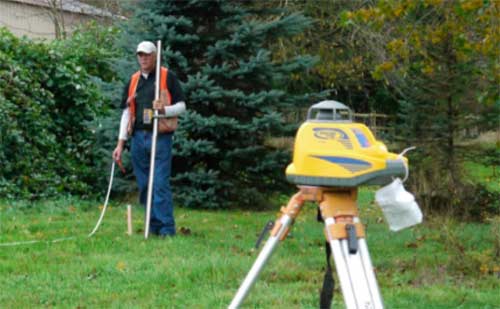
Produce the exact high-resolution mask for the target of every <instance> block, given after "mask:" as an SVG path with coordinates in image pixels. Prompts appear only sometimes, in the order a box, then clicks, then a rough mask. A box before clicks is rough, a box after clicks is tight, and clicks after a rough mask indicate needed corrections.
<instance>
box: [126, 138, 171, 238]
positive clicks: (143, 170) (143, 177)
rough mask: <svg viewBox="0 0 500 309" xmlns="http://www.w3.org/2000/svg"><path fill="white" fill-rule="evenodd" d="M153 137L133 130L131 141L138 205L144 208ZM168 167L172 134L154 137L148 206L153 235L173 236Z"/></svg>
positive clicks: (169, 166) (169, 167) (169, 168)
mask: <svg viewBox="0 0 500 309" xmlns="http://www.w3.org/2000/svg"><path fill="white" fill-rule="evenodd" d="M152 140H153V133H152V132H149V131H144V130H136V131H135V132H134V136H133V137H132V147H131V154H132V166H133V167H134V174H135V177H136V179H137V186H138V187H139V194H140V195H139V201H140V202H141V204H142V205H144V206H146V203H147V195H148V180H149V166H150V160H151V143H152ZM171 166H172V134H171V133H169V134H158V138H157V140H156V159H155V171H154V180H153V200H152V203H151V221H150V223H149V227H150V232H151V233H152V234H156V235H175V220H174V207H173V202H172V190H171V189H170V170H171Z"/></svg>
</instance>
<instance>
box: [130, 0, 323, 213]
mask: <svg viewBox="0 0 500 309" xmlns="http://www.w3.org/2000/svg"><path fill="white" fill-rule="evenodd" d="M309 24H310V21H309V20H308V19H307V18H305V17H304V16H302V15H301V14H291V15H287V14H286V12H284V11H282V10H277V9H258V8H256V7H255V6H251V3H249V2H246V3H244V4H243V3H242V2H235V1H196V0H193V1H141V2H140V3H139V7H138V8H136V9H135V13H134V16H133V17H132V18H131V19H130V20H129V21H128V22H127V25H126V29H125V31H124V34H125V36H124V38H123V40H122V42H121V44H123V46H124V47H125V48H127V49H128V51H129V54H130V55H133V54H134V48H135V46H136V44H137V43H138V42H140V41H142V40H151V41H156V40H162V44H163V46H164V48H163V50H162V64H163V65H165V66H167V67H169V69H171V70H173V71H174V72H175V73H176V74H177V76H179V78H180V80H181V82H182V83H181V84H182V86H183V90H184V92H185V94H186V98H187V100H186V101H187V102H186V103H187V107H188V111H187V112H186V113H185V114H184V115H183V116H182V117H181V119H180V123H181V124H180V127H179V129H178V130H177V132H176V134H175V141H174V160H173V163H172V168H173V188H174V192H175V193H176V199H177V201H178V202H180V203H181V204H182V205H184V206H188V207H193V206H194V207H207V208H216V207H229V206H245V205H250V206H259V205H262V204H264V203H265V201H266V199H267V197H268V194H269V193H270V192H272V191H275V190H276V189H280V188H283V184H284V179H285V177H284V170H285V167H286V164H287V163H288V162H289V161H290V152H289V151H288V150H282V149H275V148H273V147H272V146H270V145H268V144H269V143H266V141H267V139H268V138H269V137H270V136H285V135H287V134H288V135H290V133H291V132H292V131H291V130H290V125H287V124H286V123H284V121H283V117H282V114H281V112H280V110H283V109H284V108H290V107H293V106H296V107H299V106H307V105H310V104H311V103H315V102H316V100H317V99H318V98H317V97H316V98H313V95H308V94H294V95H292V94H289V93H286V92H285V91H283V90H282V89H284V86H285V85H286V83H287V82H288V80H289V79H290V78H291V76H292V75H293V74H304V72H306V71H307V70H308V68H310V67H312V65H314V63H315V62H316V59H315V58H312V57H309V56H298V57H295V58H293V59H291V60H288V61H282V62H280V61H275V60H273V57H272V54H271V52H270V50H269V45H270V44H271V43H272V42H275V41H276V40H277V39H278V38H280V37H287V36H293V35H296V34H297V33H299V32H301V31H303V30H304V29H305V28H306V27H307V26H308V25H309ZM132 61H133V60H132ZM136 68H137V66H136V65H133V66H131V67H130V68H129V69H130V71H129V72H126V74H125V75H124V77H125V78H128V77H129V76H130V74H131V73H132V72H133V70H134V69H136Z"/></svg>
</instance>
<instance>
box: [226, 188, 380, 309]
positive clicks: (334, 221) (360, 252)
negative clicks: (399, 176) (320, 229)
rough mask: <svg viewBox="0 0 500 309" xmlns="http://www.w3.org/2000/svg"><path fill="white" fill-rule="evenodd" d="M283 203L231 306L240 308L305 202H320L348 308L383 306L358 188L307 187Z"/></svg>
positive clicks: (326, 233)
mask: <svg viewBox="0 0 500 309" xmlns="http://www.w3.org/2000/svg"><path fill="white" fill-rule="evenodd" d="M299 189H300V190H299V192H298V193H296V194H295V195H293V196H292V198H291V199H290V201H289V202H288V205H287V206H286V207H282V209H281V212H282V216H281V217H280V218H279V219H278V220H276V223H275V225H274V228H273V229H272V231H271V236H270V237H269V239H268V240H267V242H266V244H265V246H264V248H263V249H262V251H261V252H260V254H259V256H258V257H257V260H256V261H255V262H254V264H253V266H252V268H251V269H250V271H249V272H248V274H247V276H246V278H245V280H244V281H243V283H242V284H241V286H240V288H239V289H238V292H237V293H236V295H235V296H234V298H233V300H232V302H231V304H230V305H229V308H238V307H239V306H240V305H241V303H242V302H243V300H244V299H245V297H246V296H247V295H248V293H249V292H250V289H251V288H252V286H253V284H254V283H255V282H256V280H257V277H258V275H259V273H260V272H261V271H262V269H263V268H264V266H265V264H266V263H267V261H268V260H269V258H270V257H271V255H272V253H273V251H274V249H275V248H276V246H277V244H278V243H279V241H281V240H284V239H285V238H286V236H287V234H288V232H289V231H290V227H291V225H292V224H293V222H294V220H295V219H296V218H297V216H298V215H299V213H300V210H301V209H302V206H303V204H304V202H306V201H312V202H317V203H319V209H320V212H321V216H322V217H323V220H324V222H325V237H326V240H327V241H328V243H329V246H330V248H331V251H332V254H333V258H334V261H335V268H336V270H337V274H338V277H339V280H340V286H341V290H342V294H343V296H344V302H345V304H346V307H347V308H349V309H350V308H383V303H382V298H381V296H380V292H379V289H378V286H377V281H376V279H375V274H374V273H373V266H372V263H371V260H370V255H369V253H368V247H367V245H366V241H365V230H364V227H363V225H362V224H361V222H360V221H359V218H358V209H357V205H356V200H357V188H356V187H354V188H338V187H304V186H299Z"/></svg>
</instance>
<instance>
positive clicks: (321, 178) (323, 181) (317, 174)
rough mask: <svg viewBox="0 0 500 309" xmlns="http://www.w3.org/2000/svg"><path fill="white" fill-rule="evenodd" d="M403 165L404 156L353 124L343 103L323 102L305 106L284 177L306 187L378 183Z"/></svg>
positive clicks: (389, 177)
mask: <svg viewBox="0 0 500 309" xmlns="http://www.w3.org/2000/svg"><path fill="white" fill-rule="evenodd" d="M405 164H407V163H406V159H403V158H402V157H398V155H397V154H395V153H390V152H388V151H387V147H386V146H385V145H384V144H383V143H382V142H380V141H377V140H376V139H375V137H374V136H373V134H372V132H371V131H370V129H368V127H366V126H365V125H364V124H362V123H354V122H353V121H352V112H351V110H350V109H349V108H348V107H347V106H345V105H344V104H342V103H339V102H336V101H323V102H321V103H318V104H315V105H313V106H312V107H311V108H310V109H309V113H308V117H307V121H306V122H305V123H303V124H302V125H301V126H300V128H299V130H298V132H297V135H296V138H295V146H294V152H293V163H292V164H290V165H289V166H288V168H287V169H286V177H287V179H288V181H290V182H292V183H294V184H297V185H308V186H326V187H357V186H360V185H363V184H377V185H380V184H386V183H389V182H390V181H391V180H392V178H391V177H394V176H398V175H404V173H405Z"/></svg>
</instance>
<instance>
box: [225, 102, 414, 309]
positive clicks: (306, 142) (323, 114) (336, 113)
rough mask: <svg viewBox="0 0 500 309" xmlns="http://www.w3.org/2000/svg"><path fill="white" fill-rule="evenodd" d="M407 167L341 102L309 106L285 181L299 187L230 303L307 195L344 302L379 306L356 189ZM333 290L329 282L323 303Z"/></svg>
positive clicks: (242, 293) (245, 288)
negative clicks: (316, 211)
mask: <svg viewBox="0 0 500 309" xmlns="http://www.w3.org/2000/svg"><path fill="white" fill-rule="evenodd" d="M407 169H408V161H407V160H406V158H404V157H403V156H402V155H397V154H395V153H391V152H389V151H387V147H386V146H385V145H384V144H383V143H382V142H380V141H377V140H376V139H375V137H374V136H373V134H372V133H371V131H370V130H369V129H368V128H367V127H366V126H365V125H364V124H361V123H355V122H353V117H352V112H351V110H350V109H349V108H348V107H347V106H345V105H344V104H342V103H339V102H336V101H323V102H320V103H318V104H315V105H313V106H311V108H310V109H309V112H308V116H307V120H306V122H305V123H303V124H302V125H301V127H300V128H299V130H298V131H297V135H296V138H295V145H294V152H293V162H292V163H291V164H290V165H289V166H288V167H287V169H286V177H287V179H288V181H290V182H291V183H293V184H296V185H297V186H298V187H299V192H297V193H296V194H295V195H294V196H293V197H292V198H291V199H290V201H289V202H288V205H287V206H286V207H282V209H281V213H282V215H281V217H280V218H279V219H278V220H276V222H275V224H274V228H273V229H272V231H271V233H270V234H271V235H270V237H269V239H268V240H267V242H266V244H265V246H264V248H263V249H262V251H261V252H260V253H259V256H258V257H257V260H256V261H255V262H254V264H253V266H252V268H251V269H250V271H249V272H248V274H247V276H246V277H245V280H244V281H243V283H242V284H241V286H240V288H239V289H238V292H237V293H236V295H235V296H234V298H233V300H232V302H231V304H230V305H229V308H238V307H239V306H240V305H241V303H242V302H243V300H244V299H245V298H246V296H247V295H248V293H249V291H250V289H251V288H252V286H253V284H254V283H255V281H256V280H257V277H258V275H259V274H260V272H261V270H262V268H263V267H264V265H265V264H266V263H267V261H268V260H269V258H270V256H271V254H272V253H273V251H274V249H275V248H276V246H277V244H278V243H279V242H280V241H282V240H284V239H285V238H286V236H287V234H288V232H289V230H290V228H291V225H292V224H293V223H294V221H295V219H296V218H297V216H298V215H299V213H300V210H301V209H302V206H303V205H304V202H306V201H312V202H316V203H317V204H318V205H319V207H318V208H319V211H320V214H321V219H322V221H323V222H324V223H325V231H324V232H325V237H326V241H327V243H328V245H327V249H329V250H331V253H332V255H333V259H334V262H335V268H336V270H337V274H338V277H339V281H340V285H341V290H342V294H343V297H344V302H345V305H346V307H347V308H349V309H351V308H383V302H382V297H381V295H380V291H379V288H378V285H377V281H376V278H375V274H374V272H373V266H372V263H371V259H370V255H369V253H368V247H367V244H366V241H365V238H366V232H365V228H364V226H363V225H362V224H361V221H360V219H359V217H358V216H359V215H358V208H357V192H358V191H357V190H358V187H359V186H361V185H367V184H371V185H374V184H377V185H384V184H387V183H389V182H391V180H392V177H396V176H402V175H405V174H406V172H407ZM327 251H328V250H327ZM328 265H329V264H328ZM325 278H326V275H325ZM332 280H333V279H332ZM325 282H326V281H325ZM332 293H333V284H332V287H331V293H330V295H329V296H330V299H329V301H328V305H327V306H329V304H330V303H331V295H332ZM327 294H328V293H327ZM321 307H322V308H323V307H324V303H323V300H322V304H321Z"/></svg>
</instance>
